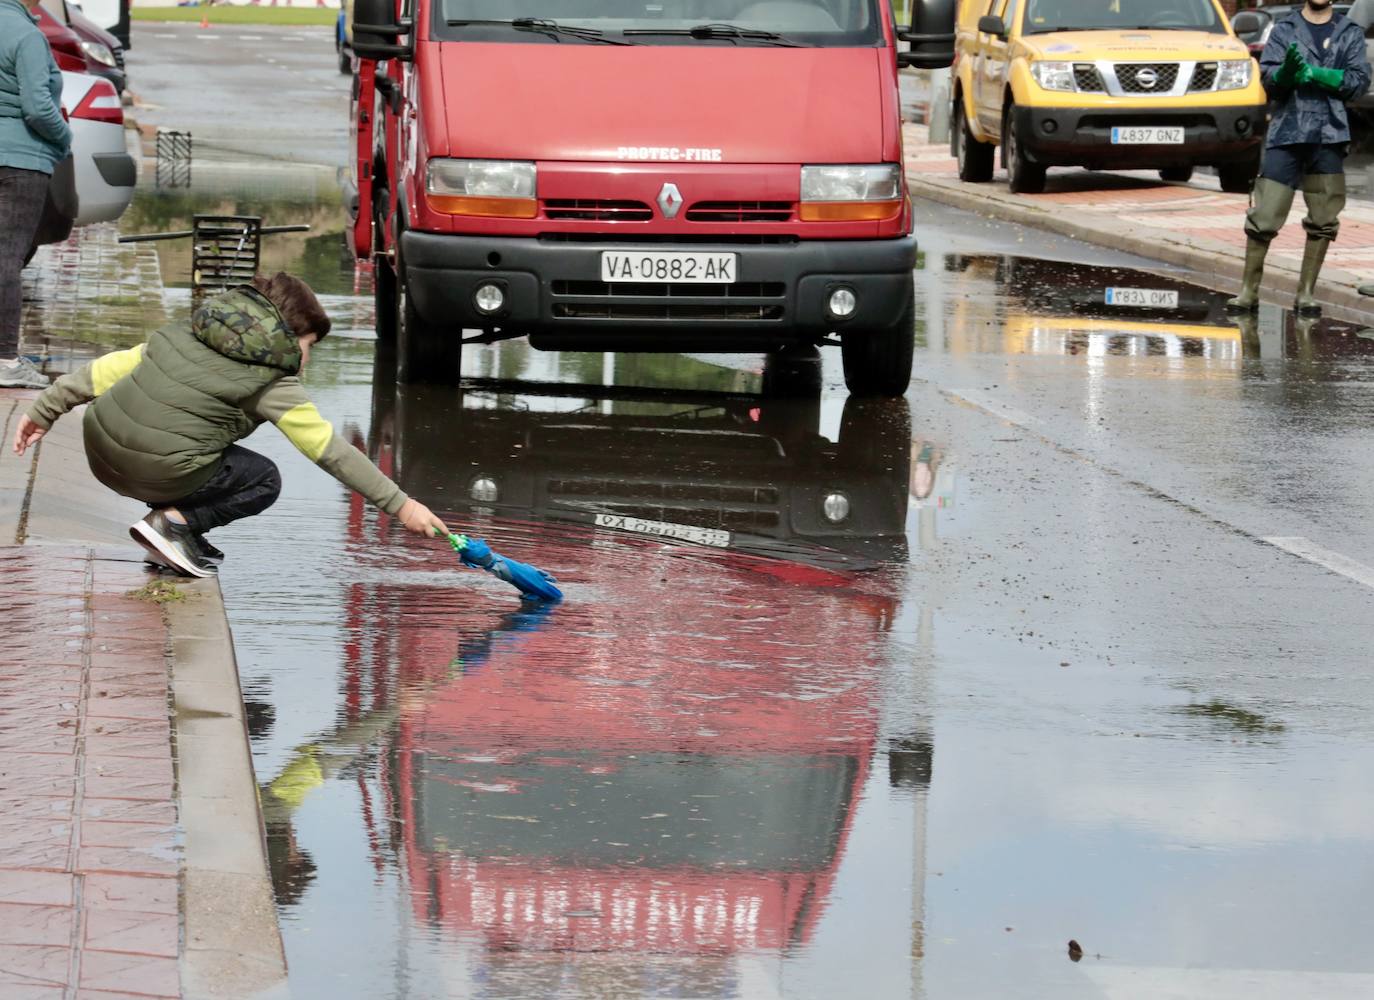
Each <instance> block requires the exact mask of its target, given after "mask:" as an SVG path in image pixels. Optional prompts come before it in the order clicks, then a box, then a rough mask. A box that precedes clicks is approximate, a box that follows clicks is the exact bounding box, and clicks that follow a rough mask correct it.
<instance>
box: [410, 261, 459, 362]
mask: <svg viewBox="0 0 1374 1000" xmlns="http://www.w3.org/2000/svg"><path fill="white" fill-rule="evenodd" d="M462 375H463V333H462V331H461V330H454V329H449V328H445V327H441V326H438V325H436V324H434V323H430V322H429V321H427V320H426V319H425V318H424V317H423V316H421V315H420V312H419V310H418V309H416V308H415V303H414V301H413V300H412V299H411V297H410V291H409V289H408V288H407V287H406V272H405V262H404V261H403V260H401V259H400V258H399V257H398V258H397V267H396V381H397V382H406V383H411V384H414V383H421V382H432V383H436V384H439V385H457V384H458V380H459V379H460V378H462Z"/></svg>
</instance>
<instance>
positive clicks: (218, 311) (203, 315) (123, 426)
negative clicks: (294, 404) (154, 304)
mask: <svg viewBox="0 0 1374 1000" xmlns="http://www.w3.org/2000/svg"><path fill="white" fill-rule="evenodd" d="M300 368H301V349H300V344H299V343H298V342H297V341H296V338H295V337H293V336H292V335H291V334H290V332H289V331H288V330H287V327H286V324H285V323H284V322H283V320H282V317H281V313H280V312H278V311H277V308H276V306H274V305H272V303H271V302H269V301H268V300H267V298H266V297H265V296H264V295H263V294H262V293H261V292H259V291H258V290H257V289H256V288H253V287H252V286H249V285H244V286H241V287H239V288H236V289H233V290H232V291H230V292H227V293H225V294H224V295H221V296H219V297H218V298H215V299H212V300H211V301H210V302H207V303H206V304H205V305H204V306H202V307H201V308H200V309H199V310H198V311H197V312H196V314H195V315H194V316H193V317H192V318H191V320H190V322H181V323H174V324H172V325H171V326H167V327H164V328H163V329H161V330H159V331H157V332H156V333H154V334H153V335H152V336H151V337H150V338H149V339H148V345H147V347H145V348H144V352H143V360H142V361H140V362H139V364H138V367H136V368H135V369H134V370H133V371H132V372H130V373H129V374H128V375H126V376H124V377H123V378H122V379H120V380H119V381H118V382H116V383H115V384H114V385H113V386H111V388H110V390H109V391H108V392H106V393H105V394H104V395H102V396H101V397H100V398H98V399H97V400H96V401H95V402H94V403H93V404H92V405H91V406H90V407H89V408H88V409H87V410H86V418H85V421H84V423H83V429H84V432H85V439H86V458H87V460H88V461H89V462H90V466H91V471H92V472H93V473H94V474H95V477H96V478H97V479H99V480H100V481H101V482H102V483H104V484H105V485H106V486H108V487H110V489H112V490H114V491H116V492H117V493H121V494H123V495H124V496H127V497H133V498H134V499H136V500H142V501H143V502H144V503H171V502H173V501H176V500H180V499H181V498H182V497H185V496H186V495H187V494H189V493H193V492H195V491H196V490H197V489H199V488H200V487H201V486H204V485H205V483H206V482H208V481H209V479H210V477H211V476H213V475H214V474H215V469H216V466H217V464H218V462H219V457H220V455H221V454H222V453H223V452H224V449H225V448H227V447H229V445H231V444H233V443H234V442H235V441H238V440H240V439H241V438H245V437H247V436H248V435H249V434H251V433H252V432H253V430H254V428H255V427H256V426H257V422H256V421H255V420H253V419H252V418H251V417H249V416H248V414H246V413H245V412H244V411H243V403H244V401H245V400H247V399H248V398H249V397H251V396H253V395H254V394H255V393H257V392H259V391H261V390H262V389H264V388H265V387H267V386H268V385H270V384H271V383H273V382H275V381H276V380H277V379H279V378H282V377H283V376H286V375H294V374H296V373H297V372H299V371H300Z"/></svg>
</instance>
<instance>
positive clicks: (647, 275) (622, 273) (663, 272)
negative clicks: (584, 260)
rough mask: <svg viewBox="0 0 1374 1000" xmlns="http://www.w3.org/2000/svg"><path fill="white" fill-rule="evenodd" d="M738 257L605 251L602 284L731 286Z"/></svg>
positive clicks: (731, 254) (710, 254) (602, 260)
mask: <svg viewBox="0 0 1374 1000" xmlns="http://www.w3.org/2000/svg"><path fill="white" fill-rule="evenodd" d="M738 260H739V254H733V253H627V252H625V251H620V250H606V251H604V252H603V253H602V254H601V280H602V281H606V282H617V281H622V282H623V281H631V282H653V283H655V284H674V283H681V284H684V285H732V284H734V283H735V282H736V281H737V280H739V279H738V278H736V276H735V275H736V264H737V262H738Z"/></svg>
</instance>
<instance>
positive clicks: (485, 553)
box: [448, 532, 563, 601]
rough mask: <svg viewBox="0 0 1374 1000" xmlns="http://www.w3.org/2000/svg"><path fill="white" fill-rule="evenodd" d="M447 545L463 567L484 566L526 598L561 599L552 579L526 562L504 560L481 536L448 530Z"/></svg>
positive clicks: (480, 567) (560, 594)
mask: <svg viewBox="0 0 1374 1000" xmlns="http://www.w3.org/2000/svg"><path fill="white" fill-rule="evenodd" d="M448 541H449V544H450V545H452V546H453V551H454V552H457V553H458V558H459V559H461V560H462V561H463V565H464V566H471V567H472V568H473V569H484V570H486V571H487V572H488V573H490V574H491V575H492V576H494V577H496V578H498V579H501V580H505V581H506V582H507V583H509V584H510V585H511V586H513V587H515V588H516V589H517V590H519V591H520V593H521V594H523V595H524V596H525V597H528V598H532V599H534V600H538V601H561V600H562V599H563V592H562V591H561V590H559V589H558V588H557V587H556V586H554V578H553V577H552V576H550V575H549V574H548V573H545V572H544V571H543V570H542V569H536V568H535V567H534V566H531V565H529V564H528V563H522V562H516V561H515V560H514V559H507V558H506V557H505V556H502V555H500V554H498V553H496V552H493V551H492V550H491V546H489V545H487V543H486V542H484V541H482V539H480V538H469V537H468V536H467V535H455V534H453V533H452V532H449V533H448Z"/></svg>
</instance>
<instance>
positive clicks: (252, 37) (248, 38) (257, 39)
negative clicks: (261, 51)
mask: <svg viewBox="0 0 1374 1000" xmlns="http://www.w3.org/2000/svg"><path fill="white" fill-rule="evenodd" d="M239 41H241V42H260V41H262V36H261V35H239Z"/></svg>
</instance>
